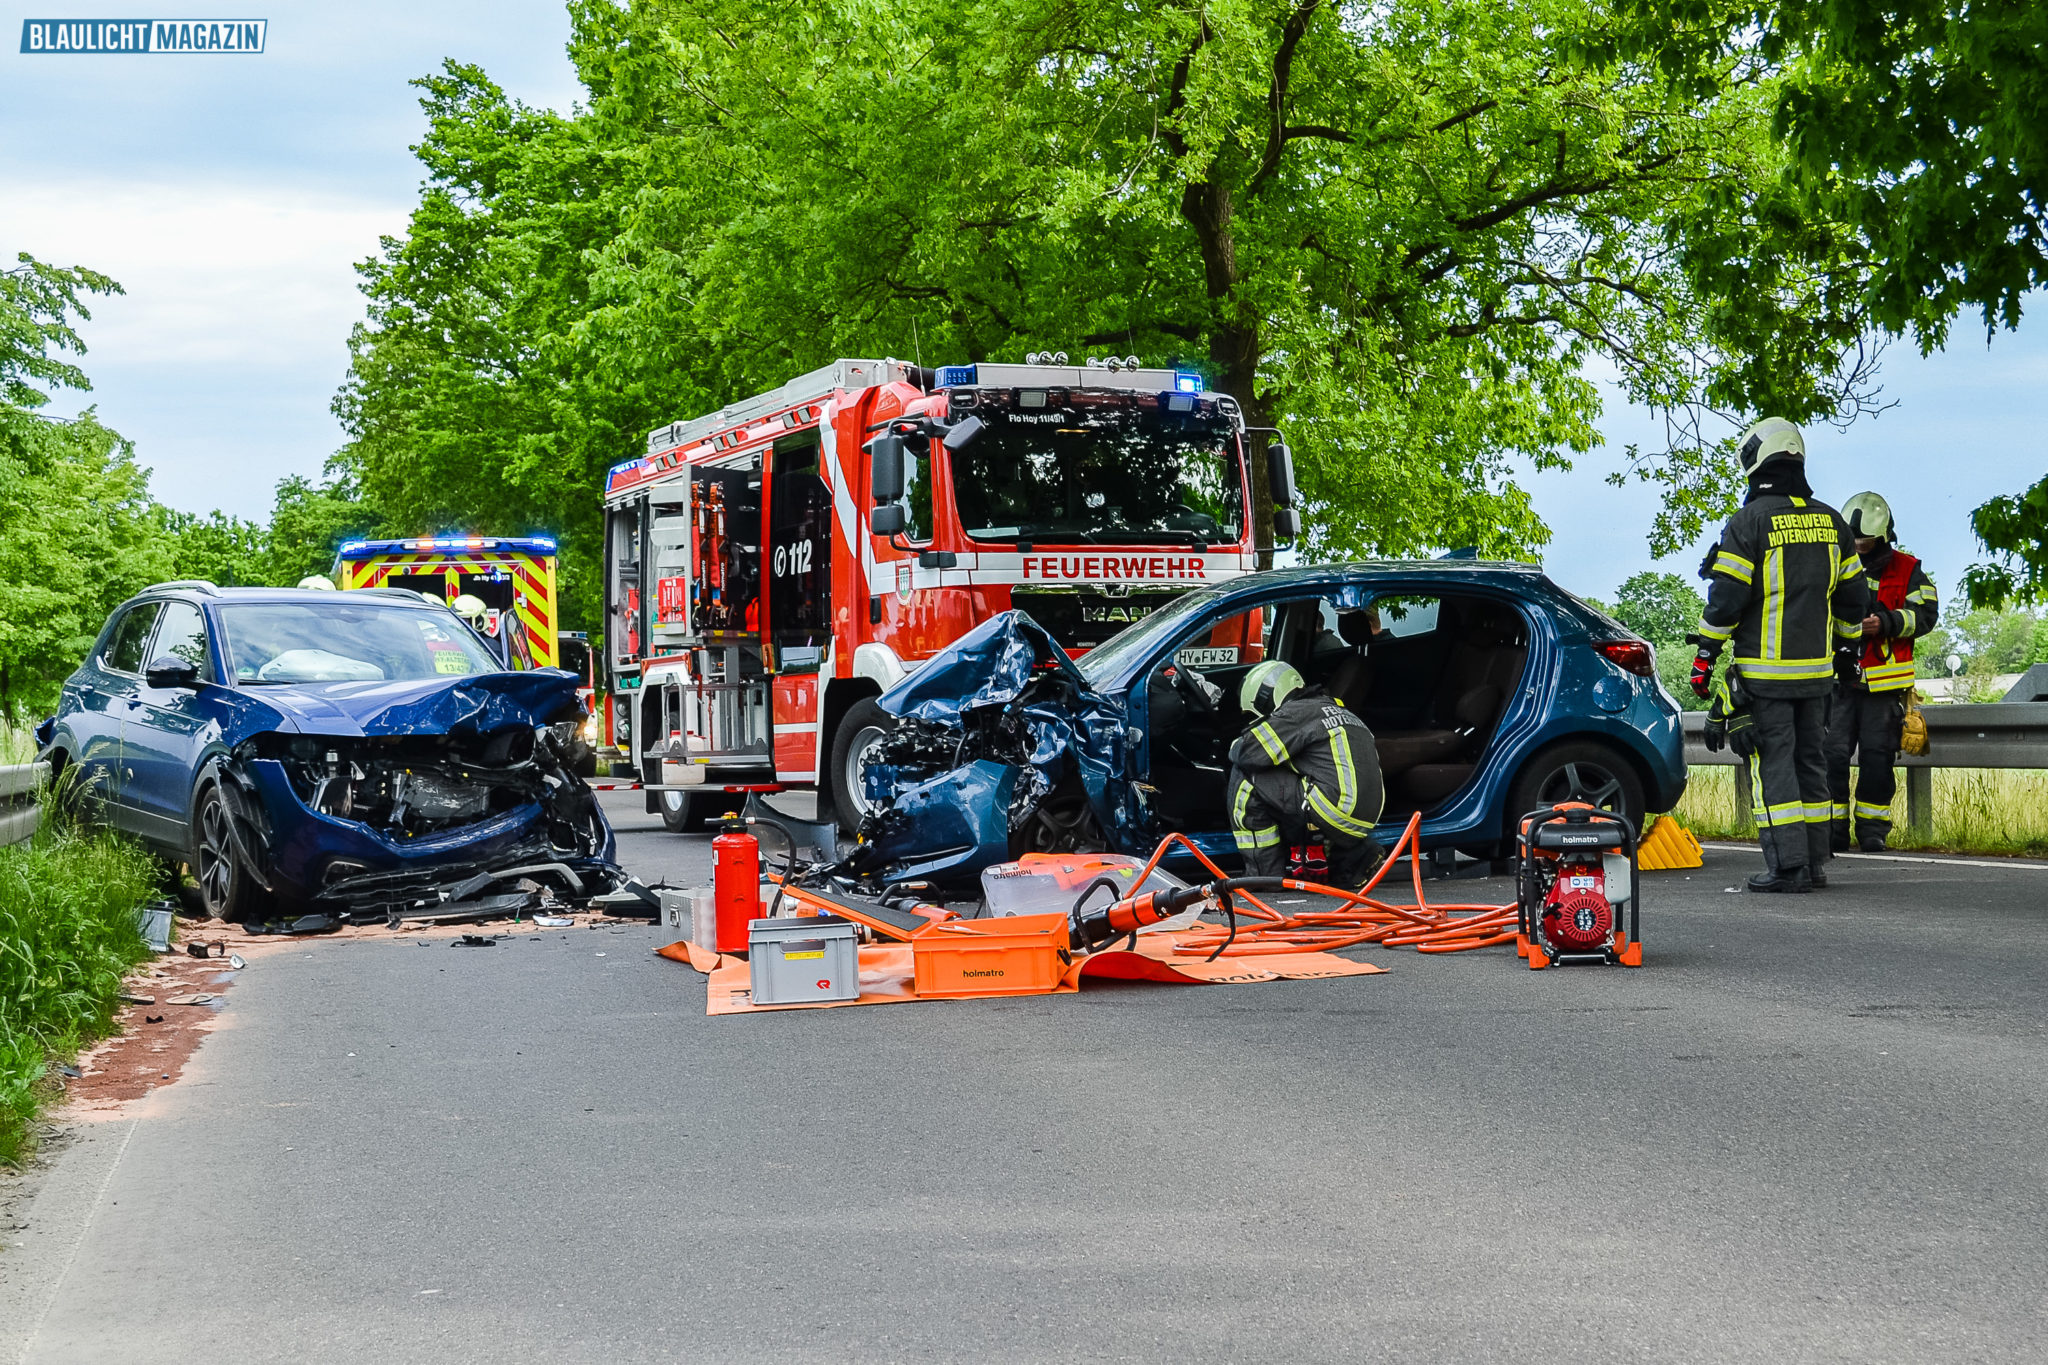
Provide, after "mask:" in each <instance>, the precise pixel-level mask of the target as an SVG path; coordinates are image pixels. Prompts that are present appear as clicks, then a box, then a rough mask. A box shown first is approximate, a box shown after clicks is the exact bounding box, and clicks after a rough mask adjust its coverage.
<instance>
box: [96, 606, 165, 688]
mask: <svg viewBox="0 0 2048 1365" xmlns="http://www.w3.org/2000/svg"><path fill="white" fill-rule="evenodd" d="M161 609H162V603H159V602H144V603H143V604H142V605H141V606H139V607H130V608H128V610H127V611H125V612H122V613H121V619H120V620H118V621H116V622H115V623H114V629H113V632H112V633H111V634H109V635H108V636H107V647H106V650H105V651H104V652H103V653H102V654H101V655H100V662H101V663H103V664H105V665H106V666H107V667H108V668H111V669H113V670H114V671H115V672H117V673H140V672H141V671H142V647H143V646H144V645H145V644H148V643H149V628H150V627H151V626H153V625H155V624H156V614H157V612H158V611H159V610H161Z"/></svg>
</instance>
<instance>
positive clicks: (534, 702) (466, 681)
mask: <svg viewBox="0 0 2048 1365" xmlns="http://www.w3.org/2000/svg"><path fill="white" fill-rule="evenodd" d="M577 684H578V679H577V676H576V675H575V674H574V673H570V672H567V671H565V670H563V669H559V668H536V669H530V670H526V671H522V672H517V673H475V674H465V675H463V676H460V677H450V678H426V679H421V680H416V681H411V682H328V683H289V684H280V685H276V686H268V687H252V688H248V689H246V692H247V695H249V696H251V697H254V698H256V699H258V700H260V701H262V702H263V703H264V704H265V705H267V706H269V707H270V708H271V709H272V710H273V711H275V712H277V714H278V717H279V719H280V721H281V722H282V725H281V728H284V729H287V730H297V731H299V732H300V733H303V734H314V735H362V736H366V737H374V736H383V735H420V734H449V735H462V734H487V733H489V732H491V731H493V730H499V729H503V728H505V727H506V726H511V725H523V726H534V725H545V724H547V723H549V722H550V721H554V720H559V719H565V718H567V715H568V714H569V713H571V712H575V713H579V714H580V711H581V708H580V706H579V705H578V702H577V697H576V688H577Z"/></svg>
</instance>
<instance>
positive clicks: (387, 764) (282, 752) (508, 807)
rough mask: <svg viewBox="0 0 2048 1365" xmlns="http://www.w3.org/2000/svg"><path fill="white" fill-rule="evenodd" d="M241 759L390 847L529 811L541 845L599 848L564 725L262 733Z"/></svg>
mask: <svg viewBox="0 0 2048 1365" xmlns="http://www.w3.org/2000/svg"><path fill="white" fill-rule="evenodd" d="M246 747H250V748H252V749H253V751H254V752H253V754H252V755H251V756H253V757H257V758H270V759H275V760H277V761H278V764H279V766H281V767H282V768H283V769H284V772H285V775H286V777H287V778H288V779H289V780H290V782H291V786H292V791H293V793H294V794H295V795H296V796H297V797H298V798H299V800H300V801H302V802H304V803H305V805H306V808H307V809H309V810H312V811H317V812H319V813H320V814H323V815H329V816H333V817H335V818H336V819H341V820H355V821H360V822H361V823H363V824H365V825H368V826H370V827H371V828H372V829H375V830H377V831H378V832H380V833H382V834H384V835H385V836H387V837H391V838H420V837H422V836H426V835H434V834H440V833H444V832H446V831H449V830H454V829H459V828H461V827H463V826H466V825H473V824H477V823H479V822H481V821H484V820H488V819H490V818H492V817H493V816H497V815H501V814H504V813H505V812H508V811H512V810H516V809H518V808H519V807H521V806H523V805H527V804H529V803H538V804H539V805H540V807H541V809H542V811H543V812H544V813H545V814H546V815H547V817H548V824H549V834H550V840H551V842H552V843H553V844H554V845H555V846H556V847H557V848H559V849H562V850H564V851H567V852H575V853H589V852H591V851H592V850H593V849H594V848H595V847H596V846H597V845H598V844H599V843H601V842H602V837H603V836H602V831H601V825H600V823H599V822H598V821H597V820H596V818H595V812H596V798H595V796H594V794H593V793H592V792H591V790H590V788H589V787H588V786H586V785H585V784H584V783H583V782H582V781H581V780H580V779H578V778H576V777H575V776H574V773H575V767H576V763H577V762H578V760H579V759H580V758H581V757H582V756H583V755H582V754H581V752H580V750H582V748H583V747H584V745H583V740H582V738H581V737H580V736H579V735H578V734H577V732H576V726H575V724H574V723H573V722H565V723H562V724H558V725H547V726H538V727H535V726H525V725H512V726H506V727H503V728H501V729H497V730H493V731H490V732H488V733H485V734H438V735H380V736H369V737H365V736H332V735H286V734H275V733H272V734H265V735H260V736H257V737H256V738H255V739H254V740H252V741H251V742H250V745H249V746H246Z"/></svg>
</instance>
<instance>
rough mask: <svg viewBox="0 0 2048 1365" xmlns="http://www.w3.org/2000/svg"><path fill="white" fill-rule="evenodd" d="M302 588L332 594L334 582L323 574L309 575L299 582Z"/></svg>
mask: <svg viewBox="0 0 2048 1365" xmlns="http://www.w3.org/2000/svg"><path fill="white" fill-rule="evenodd" d="M299 586H300V587H302V588H316V589H318V590H319V591H321V592H333V591H334V580H333V579H331V578H329V577H328V576H327V575H326V574H324V573H309V574H307V575H306V576H305V577H304V578H301V579H300V580H299Z"/></svg>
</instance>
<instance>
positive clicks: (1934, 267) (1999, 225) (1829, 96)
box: [1595, 0, 2048, 606]
mask: <svg viewBox="0 0 2048 1365" xmlns="http://www.w3.org/2000/svg"><path fill="white" fill-rule="evenodd" d="M1622 3H1623V9H1624V12H1625V13H1626V14H1628V15H1629V16H1631V17H1632V18H1633V19H1634V20H1635V21H1636V23H1635V24H1633V25H1625V26H1622V27H1620V28H1618V29H1617V30H1616V31H1615V33H1614V34H1612V35H1609V37H1608V38H1607V39H1606V40H1604V41H1603V42H1602V43H1600V44H1597V45H1595V46H1596V50H1597V51H1599V52H1602V53H1605V54H1608V55H1612V54H1616V53H1629V54H1633V55H1641V56H1643V57H1645V58H1649V59H1653V60H1654V61H1655V62H1656V63H1657V65H1658V66H1659V68H1660V69H1661V70H1663V71H1665V72H1666V73H1667V74H1669V75H1671V76H1672V77H1673V78H1674V79H1675V80H1677V81H1678V82H1679V83H1680V85H1681V86H1682V87H1684V88H1686V89H1689V90H1695V91H1697V90H1703V89H1711V88H1713V87H1714V86H1715V84H1716V82H1717V80H1718V78H1719V73H1720V72H1721V71H1722V70H1724V69H1725V68H1726V66H1727V64H1728V63H1729V62H1730V61H1731V60H1740V59H1741V58H1742V57H1743V56H1745V55H1753V56H1754V57H1755V58H1756V59H1757V60H1758V61H1761V62H1764V63H1768V64H1771V65H1774V66H1776V67H1778V68H1780V69H1782V70H1783V72H1784V77H1783V79H1782V80H1781V81H1780V82H1779V83H1778V100H1777V107H1776V110H1775V112H1774V115H1773V117H1774V127H1775V130H1776V132H1777V133H1778V135H1779V136H1780V137H1781V138H1782V139H1783V140H1784V142H1785V144H1786V146H1787V147H1788V148H1789V150H1790V153H1791V160H1790V163H1789V164H1788V165H1787V167H1786V175H1785V188H1786V189H1787V190H1789V191H1791V192H1792V193H1793V194H1795V195H1796V201H1795V203H1796V207H1797V208H1798V210H1799V211H1800V212H1802V213H1805V214H1807V215H1810V216H1812V217H1815V218H1818V219H1824V220H1827V221H1832V222H1837V223H1841V224H1843V225H1844V226H1845V227H1847V228H1849V229H1851V230H1853V232H1854V233H1855V236H1856V238H1857V240H1858V241H1859V242H1860V243H1861V246H1862V251H1863V253H1864V255H1865V256H1866V258H1867V260H1868V261H1869V270H1868V284H1867V295H1866V297H1867V303H1868V308H1869V315H1870V317H1871V319H1872V321H1873V322H1874V323H1876V324H1877V325H1878V326H1881V327H1883V328H1885V329H1887V330H1889V331H1890V332H1892V333H1894V334H1905V333H1908V332H1910V333H1913V334H1914V335H1915V336H1916V337H1917V338H1918V341H1919V344H1920V346H1921V349H1922V350H1923V351H1932V350H1934V349H1936V348H1938V347H1940V346H1941V345H1943V344H1944V343H1945V342H1946V340H1947V339H1948V336H1949V332H1950V328H1951V326H1952V325H1953V323H1954V321H1955V319H1956V318H1957V316H1958V315H1959V314H1962V313H1965V312H1970V311H1974V312H1975V313H1976V314H1977V315H1978V316H1979V317H1981V319H1982V320H1983V323H1984V328H1985V332H1986V335H1987V338H1988V337H1989V336H1991V335H1994V334H1995V333H1996V331H1997V329H1998V328H1999V327H2001V326H2003V327H2006V328H2013V327H2017V326H2018V325H2019V321H2020V316H2021V312H2022V309H2023V307H2024V303H2025V299H2026V296H2027V294H2028V292H2029V291H2031V290H2033V289H2036V288H2039V287H2040V286H2042V285H2044V284H2048V197H2044V194H2043V186H2044V185H2048V6H2041V5H2030V4H2017V3H2011V2H2010V0H2007V2H2006V3H1997V2H1996V0H1994V2H1993V3H1988V4H1987V3H1963V0H1689V3H1687V4H1685V5H1683V6H1680V7H1677V8H1675V9H1674V8H1673V7H1671V6H1669V5H1666V4H1664V3H1661V0H1622ZM1971 525H1972V528H1973V529H1974V530H1975V531H1976V533H1977V538H1978V540H1979V541H1980V542H1981V543H1982V545H1983V547H1984V549H1985V550H1986V551H1987V552H1988V554H1989V558H1988V560H1987V561H1986V562H1985V563H1982V564H1978V565H1974V566H1972V568H1971V569H1970V570H1969V571H1968V572H1967V573H1966V574H1965V575H1964V578H1963V586H1964V589H1965V591H1966V593H1967V594H1968V596H1969V598H1970V600H1971V601H1973V602H1975V603H1976V604H1978V605H1980V606H1996V605H2000V604H2002V603H2004V602H2005V601H2007V600H2008V599H2014V598H2016V599H2018V600H2020V601H2023V602H2033V601H2048V479H2044V480H2043V481H2042V482H2040V483H2037V484H2035V485H2034V486H2033V487H2031V488H2029V489H2027V490H2026V491H2024V492H2022V493H2018V494H2014V495H2008V496H2004V497H1998V498H1994V499H1992V500H1991V501H1989V502H1987V503H1985V504H1984V505H1983V506H1981V507H1979V508H1977V510H1976V512H1975V513H1974V514H1973V515H1972V517H1971Z"/></svg>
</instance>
